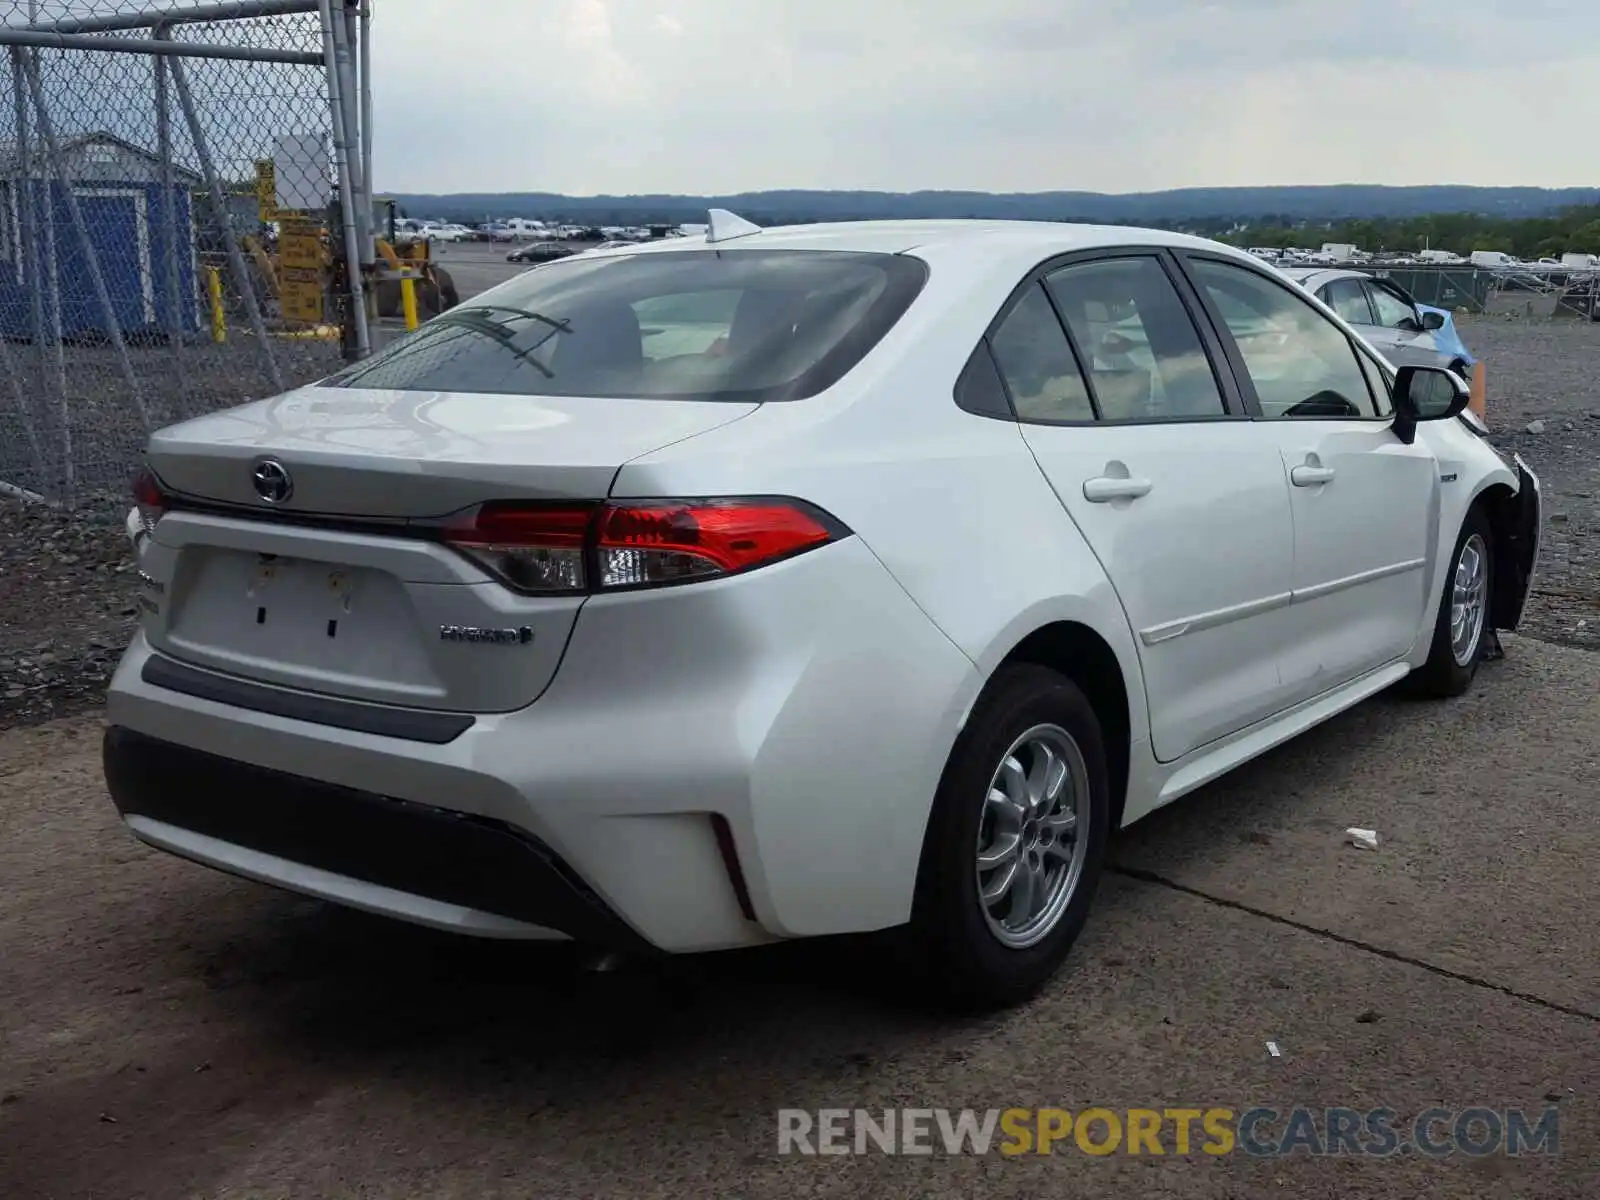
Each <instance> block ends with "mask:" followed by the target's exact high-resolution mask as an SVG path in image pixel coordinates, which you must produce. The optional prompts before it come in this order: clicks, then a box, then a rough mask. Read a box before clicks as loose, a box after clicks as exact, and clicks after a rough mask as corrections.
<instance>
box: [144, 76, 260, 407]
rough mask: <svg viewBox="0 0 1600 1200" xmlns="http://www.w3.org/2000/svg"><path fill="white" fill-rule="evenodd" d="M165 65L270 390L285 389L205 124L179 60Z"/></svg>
mask: <svg viewBox="0 0 1600 1200" xmlns="http://www.w3.org/2000/svg"><path fill="white" fill-rule="evenodd" d="M167 66H168V67H169V68H170V69H171V71H172V85H173V87H174V88H176V89H177V92H178V104H179V106H180V107H181V108H182V109H183V116H184V120H185V121H187V122H188V124H189V137H190V138H191V139H192V140H193V141H194V152H195V155H196V156H197V157H198V158H199V159H200V171H201V174H202V175H204V176H205V180H206V186H207V187H208V188H209V189H210V190H211V203H212V205H213V206H214V207H215V208H216V211H217V215H218V219H219V220H220V222H221V225H222V243H223V246H224V247H225V248H226V249H227V252H228V269H229V270H230V271H232V272H233V278H234V282H235V283H237V284H238V285H239V292H240V298H241V299H242V300H243V301H244V311H245V315H246V316H248V317H249V318H250V328H251V329H252V330H253V331H254V333H255V335H256V341H257V342H259V343H260V344H261V355H262V359H263V361H264V362H265V363H266V367H267V378H268V379H270V380H272V386H273V388H274V390H276V391H280V392H281V391H285V390H286V388H285V386H284V382H283V373H282V372H281V371H279V370H278V358H277V356H276V355H275V354H273V353H272V339H271V338H269V337H268V336H267V323H266V321H264V320H263V319H262V317H261V305H260V304H259V303H257V301H256V289H255V286H254V285H253V284H252V283H251V282H250V272H249V270H248V269H247V268H246V267H245V263H244V252H243V251H242V250H240V249H239V237H238V235H237V234H236V233H235V232H234V228H233V218H232V215H231V213H230V212H229V210H228V198H227V195H226V194H225V193H224V191H223V188H222V180H221V179H220V178H219V177H218V176H217V165H216V163H214V162H213V161H212V160H211V151H210V149H209V148H208V147H207V145H206V131H205V127H204V126H203V125H201V123H200V113H199V110H198V109H197V108H196V107H195V103H194V96H193V95H192V94H191V93H190V91H189V77H188V75H187V73H186V72H185V71H184V68H183V60H181V59H177V58H173V59H168V60H167Z"/></svg>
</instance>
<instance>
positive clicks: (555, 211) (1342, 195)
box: [397, 187, 1600, 259]
mask: <svg viewBox="0 0 1600 1200" xmlns="http://www.w3.org/2000/svg"><path fill="white" fill-rule="evenodd" d="M1580 196H1581V197H1582V198H1583V199H1584V200H1585V201H1586V202H1585V203H1581V204H1572V203H1571V201H1572V199H1573V198H1575V197H1580ZM397 200H398V201H399V202H400V204H401V206H402V212H403V213H404V214H405V215H410V216H417V217H430V218H435V219H439V220H447V221H459V222H462V223H463V224H469V225H474V224H480V223H482V222H485V221H494V220H501V219H504V218H507V217H513V216H520V217H538V218H542V219H544V220H548V221H553V222H559V223H562V224H572V225H579V226H602V225H605V226H636V225H659V224H668V225H678V224H684V223H691V222H701V221H704V220H705V219H706V210H707V209H708V208H713V207H715V208H729V209H732V210H733V211H735V212H737V213H739V215H741V216H743V217H747V218H748V219H750V220H752V221H755V222H756V223H757V224H759V225H801V224H807V223H809V222H813V221H851V220H876V219H883V218H901V219H911V218H919V217H923V218H928V217H931V218H963V217H965V218H978V219H1025V220H1044V221H1084V222H1091V223H1096V224H1104V225H1148V226H1155V227H1157V228H1162V229H1175V230H1179V231H1182V232H1185V233H1195V234H1201V235H1203V236H1206V237H1213V238H1217V239H1219V240H1223V241H1228V242H1232V243H1235V244H1237V245H1242V246H1309V247H1316V246H1320V245H1322V244H1323V243H1324V242H1346V243H1350V244H1353V245H1356V246H1359V247H1361V248H1362V249H1364V250H1368V251H1373V252H1377V251H1380V250H1387V251H1394V252H1405V253H1415V252H1416V251H1418V250H1423V249H1433V250H1449V251H1453V252H1454V253H1457V254H1463V255H1465V254H1470V253H1471V252H1472V251H1474V250H1499V251H1503V252H1505V253H1508V254H1514V255H1516V256H1517V257H1519V258H1525V259H1535V258H1542V257H1546V256H1556V255H1560V254H1562V253H1564V252H1566V251H1579V252H1584V253H1589V254H1600V203H1597V202H1596V201H1597V200H1600V196H1597V195H1596V193H1595V192H1593V191H1582V190H1580V189H1563V190H1561V191H1541V190H1540V189H1536V188H1467V187H1437V188H1428V187H1419V188H1379V187H1370V188H1369V187H1347V188H1210V189H1190V190H1187V191H1182V192H1154V193H1148V194H1142V195H1134V196H1111V195H1100V194H1097V193H1092V192H1048V193H1036V194H1017V195H989V194H987V193H982V192H914V193H888V192H755V193H749V194H746V195H740V196H699V197H696V196H581V197H579V196H559V195H553V194H549V193H507V194H502V195H470V196H469V195H455V196H421V195H408V196H400V197H397ZM1452 202H1454V203H1457V204H1460V203H1466V204H1471V205H1472V206H1473V207H1471V208H1452V207H1446V205H1449V204H1451V203H1452ZM1319 204H1320V205H1325V206H1330V208H1329V210H1328V211H1326V212H1322V213H1318V212H1317V211H1316V205H1319ZM1427 204H1436V205H1438V206H1439V207H1437V208H1432V209H1429V208H1426V207H1424V206H1425V205H1427ZM1184 205H1190V206H1192V207H1183V206H1184ZM1230 205H1237V207H1230ZM1257 205H1259V206H1260V207H1256V206H1257ZM1333 205H1344V206H1346V207H1343V208H1340V209H1333V208H1331V206H1333ZM1338 214H1343V215H1338Z"/></svg>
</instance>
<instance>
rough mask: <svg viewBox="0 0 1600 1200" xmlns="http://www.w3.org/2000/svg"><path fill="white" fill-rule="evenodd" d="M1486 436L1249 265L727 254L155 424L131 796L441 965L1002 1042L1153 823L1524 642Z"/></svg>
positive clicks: (1528, 508) (1522, 506)
mask: <svg viewBox="0 0 1600 1200" xmlns="http://www.w3.org/2000/svg"><path fill="white" fill-rule="evenodd" d="M1466 403H1467V395H1466V393H1465V392H1464V391H1463V390H1462V384H1461V382H1460V380H1459V379H1457V378H1456V377H1454V376H1452V375H1450V374H1448V373H1446V372H1442V371H1433V370H1429V369H1425V368H1417V367H1408V368H1403V369H1401V370H1398V371H1396V370H1395V369H1394V368H1392V367H1391V366H1390V365H1389V364H1388V363H1387V362H1386V361H1385V360H1384V359H1383V358H1382V357H1380V356H1379V355H1378V354H1376V353H1375V352H1373V350H1372V349H1371V348H1370V347H1369V346H1368V345H1366V344H1365V343H1364V342H1362V341H1361V340H1360V338H1358V337H1357V336H1355V335H1354V334H1353V333H1352V331H1351V329H1350V328H1349V327H1348V326H1347V325H1345V324H1343V323H1341V322H1340V321H1339V320H1338V319H1337V318H1336V317H1335V316H1334V315H1333V314H1332V313H1331V311H1330V310H1329V309H1327V308H1326V307H1324V306H1322V305H1321V304H1319V303H1317V302H1316V301H1314V300H1312V299H1310V298H1309V297H1308V296H1307V295H1305V294H1304V293H1303V292H1300V291H1298V290H1297V289H1295V288H1294V287H1293V286H1292V285H1291V284H1289V283H1287V282H1286V281H1284V280H1283V279H1282V278H1281V277H1280V276H1278V275H1277V274H1276V273H1275V272H1273V271H1272V270H1271V269H1270V268H1268V267H1265V266H1263V265H1261V264H1259V263H1257V262H1256V261H1254V260H1253V259H1251V258H1249V257H1248V256H1246V255H1245V254H1243V253H1241V252H1239V251H1236V250H1233V249H1230V248H1228V247H1225V246H1221V245H1218V244H1215V243H1212V242H1208V241H1204V240H1200V239H1196V238H1190V237H1185V236H1182V235H1178V234H1172V233H1160V232H1152V231H1144V230H1136V229H1126V228H1092V227H1084V226H1074V225H1060V224H1013V223H991V222H881V223H880V222H869V223H862V224H839V225H820V226H807V227H802V228H785V229H768V230H758V229H757V228H756V227H754V226H753V225H750V224H748V223H746V222H743V221H741V220H739V219H738V218H737V217H734V216H732V215H731V214H726V213H722V212H718V213H715V214H713V217H712V221H711V226H710V232H709V233H708V234H707V235H706V236H704V237H697V238H692V239H690V238H684V239H675V240H673V241H671V242H667V243H662V244H657V245H653V246H647V247H642V248H633V247H630V248H625V249H619V250H616V251H607V252H603V253H599V254H594V255H585V256H583V257H582V258H581V259H572V260H569V261H566V262H558V263H552V264H550V265H547V266H543V267H540V268H538V269H536V270H533V271H530V272H528V273H527V274H525V275H522V276H520V277H518V278H516V279H513V280H511V281H510V282H508V283H505V284H503V285H501V286H499V287H497V288H495V289H494V290H492V291H489V292H486V293H484V294H483V295H481V296H479V297H477V298H476V299H474V300H472V301H470V302H468V303H467V304H465V305H463V306H462V307H459V308H456V309H454V310H452V311H450V312H448V313H445V314H444V315H442V316H440V317H438V318H437V319H435V320H433V321H430V322H429V323H427V324H426V325H424V326H423V327H422V328H421V329H420V330H418V331H417V332H415V333H414V334H411V335H409V336H407V337H405V338H403V339H401V340H400V341H398V342H396V343H395V344H393V345H392V346H390V347H388V348H387V349H385V350H383V351H382V352H381V353H379V354H377V355H375V356H373V357H371V358H369V359H367V360H365V361H363V362H360V363H358V364H355V365H353V366H350V367H348V368H347V369H345V370H343V371H342V372H341V373H339V374H337V375H334V376H333V377H331V378H328V379H326V380H323V381H322V382H320V383H317V384H314V385H312V386H309V387H304V388H300V389H298V390H296V391H292V392H290V393H288V394H286V395H283V396H279V397H277V398H274V399H269V400H264V401H260V402H257V403H253V404H249V405H246V406H244V407H242V408H237V409H233V410H231V411H227V412H221V413H217V414H214V415H211V416H206V417H202V418H199V419H197V420H192V421H188V422H185V423H183V424H180V425H176V426H173V427H171V428H168V429H165V430H162V431H161V432H159V433H157V434H156V435H155V436H154V437H153V439H152V440H151V442H150V445H149V449H148V456H147V463H148V470H147V471H146V472H145V473H144V474H143V475H142V476H141V478H140V481H139V483H138V485H137V501H138V508H137V509H136V510H135V512H134V513H132V514H130V532H131V533H132V534H133V536H134V539H135V541H136V543H137V545H138V548H139V566H140V580H141V583H142V589H143V590H142V595H141V599H140V603H141V606H142V609H143V613H142V630H141V632H140V633H139V634H138V636H137V637H136V638H135V640H134V642H133V645H132V646H131V647H130V649H129V650H128V652H127V654H126V656H125V657H124V659H123V661H122V663H121V666H120V668H119V669H118V671H117V673H116V678H115V680H114V682H113V683H112V686H111V693H110V700H109V715H110V721H109V724H110V728H109V730H108V732H107V735H106V741H105V769H106V776H107V779H108V782H109V786H110V792H111V795H112V797H113V799H114V800H115V803H116V805H117V808H118V809H119V810H120V812H121V814H122V816H123V818H124V819H125V821H126V822H127V824H128V826H129V828H130V829H131V830H132V831H133V833H134V834H135V835H137V836H138V837H139V838H141V839H143V840H144V841H146V842H148V843H150V844H152V845H155V846H158V847H161V848H163V849H166V850H169V851H171V852H173V853H175V854H178V855H181V856H183V857H185V858H188V859H193V860H195V861H198V862H201V863H206V864H209V865H211V866H213V867H218V868H221V869H223V870H225V871H229V872H233V873H235V874H237V875H241V876H245V877H247V878H250V879H255V880H261V881H265V882H267V883H271V884H276V885H279V886H282V887H285V888H290V889H293V890H295V891H298V892H302V893H307V894H310V895H313V896H318V897H323V898H326V899H329V900H333V901H337V902H340V903H343V904H347V905H352V906H354V907H357V908H361V909H366V910H368V911H371V912H376V913H383V914H387V915H390V916H393V917H398V918H402V919H404V920H408V921H414V922H419V923H422V924H425V925H431V926H436V927H440V928H444V929H449V930H456V931H459V932H461V933H466V934H475V935H480V936H485V937H498V938H570V939H575V940H578V941H580V942H583V943H586V944H592V945H595V946H597V947H600V948H604V949H607V950H621V951H627V950H635V951H658V952H660V951H664V952H674V953H678V952H689V951H703V950H714V949H721V948H728V947H738V946H749V945H754V944H758V943H765V942H772V941H775V940H782V939H791V938H804V937H813V936H817V935H825V934H839V933H846V932H863V931H880V930H882V931H890V932H889V933H888V934H887V938H888V940H889V941H890V942H891V943H892V944H894V945H895V946H897V947H899V948H900V949H901V950H903V951H904V952H905V953H906V955H907V959H908V961H910V962H913V963H915V964H917V965H918V966H919V967H920V968H922V969H923V970H924V971H925V972H926V978H927V980H928V981H929V986H930V988H931V989H933V990H934V991H937V992H938V993H940V994H943V995H945V996H947V997H949V998H950V999H952V1000H955V1001H958V1002H961V1003H963V1004H967V1005H994V1004H1005V1003H1009V1002H1015V1001H1017V1000H1019V999H1021V998H1024V997H1026V996H1028V995H1029V994H1031V993H1033V992H1034V991H1036V990H1037V989H1038V988H1039V987H1040V986H1041V985H1043V984H1044V983H1045V982H1046V981H1047V980H1048V979H1049V978H1050V977H1051V974H1052V972H1054V971H1055V969H1056V968H1057V966H1058V965H1059V964H1060V962H1061V961H1062V959H1063V957H1064V956H1065V955H1066V953H1067V952H1068V949H1069V947H1070V946H1071V944H1072V942H1073V940H1074V939H1075V938H1076V937H1077V935H1078V933H1079V931H1080V930H1081V929H1082V928H1083V925H1084V921H1085V919H1086V917H1087V915H1088V912H1089V908H1090V905H1091V903H1092V900H1093V897H1094V893H1095V889H1096V884H1097V882H1098V880H1099V876H1100V872H1101V864H1102V859H1103V856H1104V854H1105V848H1106V844H1107V836H1108V834H1110V833H1111V832H1112V831H1113V830H1114V829H1115V828H1117V827H1118V826H1121V825H1125V824H1127V823H1129V822H1131V821H1134V820H1137V819H1138V818H1140V817H1142V816H1144V815H1145V814H1147V813H1149V812H1150V811H1151V810H1152V809H1155V808H1157V807H1159V806H1161V805H1164V804H1166V803H1168V802H1169V801H1172V800H1175V799H1177V798H1178V797H1179V796H1182V795H1184V794H1185V793H1186V792H1190V791H1192V790H1194V789H1195V788H1198V787H1200V786H1201V785H1203V784H1205V783H1206V782H1207V781H1209V780H1212V779H1215V778H1217V777H1218V776H1219V775H1221V774H1223V773H1224V772H1226V771H1228V770H1230V769H1232V768H1234V767H1236V766H1238V765H1240V764H1241V763H1243V762H1245V761H1247V760H1248V759H1251V758H1253V757H1254V756H1256V755H1259V754H1261V753H1262V752H1263V751H1266V750H1268V749H1269V748H1271V747H1273V746H1275V745H1278V744H1279V743H1281V742H1283V741H1285V740H1286V739H1288V738H1291V737H1293V736H1295V735H1296V734H1298V733H1300V732H1302V731H1303V730H1306V729H1309V728H1310V727H1312V726H1313V725H1316V724H1317V723H1318V722H1320V721H1324V720H1326V719H1327V718H1329V717H1331V716H1333V715H1334V714H1335V713H1338V712H1339V711H1341V710H1342V709H1345V708H1348V707H1350V706H1351V705H1353V704H1356V703H1358V702H1360V701H1361V700H1363V699H1364V698H1366V697H1368V696H1371V695H1373V694H1374V693H1375V692H1378V691H1380V690H1382V689H1385V688H1387V687H1389V686H1390V685H1393V684H1399V683H1402V682H1404V683H1407V684H1409V685H1411V686H1413V687H1414V688H1416V689H1417V690H1419V691H1421V692H1424V693H1427V694H1430V695H1433V696H1440V697H1443V696H1450V695H1454V694H1456V693H1459V692H1462V691H1463V690H1465V689H1466V688H1467V687H1469V686H1470V684H1471V682H1472V679H1473V676H1474V672H1475V670H1476V668H1477V666H1478V663H1479V661H1480V659H1481V658H1482V657H1483V656H1484V654H1485V652H1486V650H1488V649H1490V648H1492V647H1493V645H1494V644H1495V642H1494V638H1495V634H1494V631H1495V630H1496V629H1511V628H1514V627H1515V626H1516V624H1517V622H1518V619H1519V616H1520V614H1521V611H1522V607H1523V602H1524V599H1525V597H1526V595H1527V592H1528V587H1529V581H1530V578H1531V576H1532V573H1533V570H1534V566H1535V560H1536V557H1537V547H1538V535H1539V512H1540V500H1539V485H1538V483H1537V481H1536V479H1535V478H1534V476H1533V474H1532V473H1531V472H1530V471H1529V470H1528V469H1527V467H1526V466H1525V465H1524V464H1523V463H1522V462H1521V461H1520V460H1517V459H1514V458H1512V459H1507V458H1505V457H1503V456H1502V455H1501V454H1500V453H1498V452H1497V451H1496V450H1495V448H1494V447H1493V446H1492V445H1491V444H1490V442H1489V441H1488V440H1486V439H1485V438H1484V437H1483V436H1481V431H1482V427H1481V426H1477V427H1474V426H1472V425H1469V424H1468V423H1467V422H1466V421H1464V420H1460V419H1458V417H1459V416H1460V414H1461V412H1462V409H1463V407H1464V406H1465V404H1466ZM1350 752H1351V753H1352V754H1359V753H1360V749H1359V748H1354V749H1352V750H1351V751H1350Z"/></svg>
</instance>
